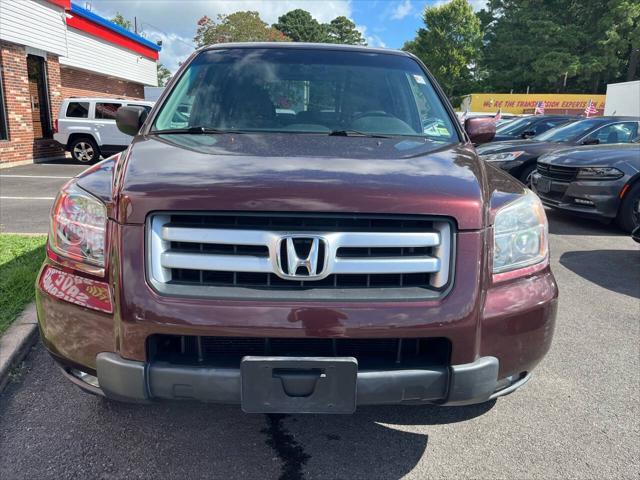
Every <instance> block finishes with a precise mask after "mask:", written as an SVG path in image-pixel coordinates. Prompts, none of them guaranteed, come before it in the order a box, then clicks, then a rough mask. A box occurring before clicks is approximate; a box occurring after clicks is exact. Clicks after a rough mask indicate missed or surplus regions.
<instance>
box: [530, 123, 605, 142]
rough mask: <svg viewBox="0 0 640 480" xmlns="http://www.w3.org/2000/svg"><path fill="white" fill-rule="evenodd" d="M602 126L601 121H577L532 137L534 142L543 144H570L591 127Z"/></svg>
mask: <svg viewBox="0 0 640 480" xmlns="http://www.w3.org/2000/svg"><path fill="white" fill-rule="evenodd" d="M600 124H602V120H599V119H592V120H577V121H575V122H571V123H567V124H565V125H562V126H560V127H556V128H552V129H551V130H547V131H546V132H544V133H542V134H540V135H536V136H535V137H533V138H534V139H535V140H541V141H543V142H571V141H573V140H577V139H578V138H580V137H581V136H582V135H584V134H585V133H587V132H588V131H589V130H591V129H592V128H593V127H596V126H598V125H600Z"/></svg>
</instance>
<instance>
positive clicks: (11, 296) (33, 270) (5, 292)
mask: <svg viewBox="0 0 640 480" xmlns="http://www.w3.org/2000/svg"><path fill="white" fill-rule="evenodd" d="M46 239H47V237H46V236H44V235H43V236H27V235H12V234H0V334H1V333H2V332H4V331H5V330H6V329H7V328H9V325H11V323H12V322H13V321H14V320H15V319H16V317H17V316H18V315H19V314H20V312H22V309H23V308H24V307H25V306H26V305H27V304H28V303H29V302H30V301H32V300H33V298H34V295H35V287H34V284H35V281H36V276H37V274H38V270H39V268H40V265H41V264H42V260H44V244H45V241H46Z"/></svg>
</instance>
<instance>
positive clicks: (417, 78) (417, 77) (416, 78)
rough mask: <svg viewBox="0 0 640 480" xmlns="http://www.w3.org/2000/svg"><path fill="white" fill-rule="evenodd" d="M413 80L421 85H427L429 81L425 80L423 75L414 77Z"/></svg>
mask: <svg viewBox="0 0 640 480" xmlns="http://www.w3.org/2000/svg"><path fill="white" fill-rule="evenodd" d="M413 79H414V80H415V81H416V82H418V83H419V84H421V85H426V84H427V81H426V80H425V79H424V77H423V76H422V75H414V76H413Z"/></svg>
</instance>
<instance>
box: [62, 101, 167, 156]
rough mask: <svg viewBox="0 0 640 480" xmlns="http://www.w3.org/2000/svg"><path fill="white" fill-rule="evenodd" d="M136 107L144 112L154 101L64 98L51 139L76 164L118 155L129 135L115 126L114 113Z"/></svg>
mask: <svg viewBox="0 0 640 480" xmlns="http://www.w3.org/2000/svg"><path fill="white" fill-rule="evenodd" d="M125 105H128V106H139V107H141V108H143V109H144V110H145V111H147V113H148V112H149V111H151V108H152V107H153V105H154V102H146V101H143V100H123V99H116V98H93V97H71V98H65V99H64V100H63V101H62V104H61V105H60V112H59V114H58V119H57V120H56V123H55V127H54V134H53V138H54V140H55V141H57V142H58V143H60V144H61V145H62V146H64V148H65V150H67V151H68V152H70V153H71V156H72V157H73V159H74V160H75V161H76V162H79V163H91V162H93V161H95V160H98V159H99V158H100V155H102V156H105V157H106V156H109V155H112V154H114V153H117V152H121V151H122V150H124V149H125V148H127V147H128V146H129V144H130V143H131V139H132V138H133V137H132V136H131V135H126V134H124V133H122V132H121V131H120V130H118V127H117V126H116V112H117V111H118V108H120V107H122V106H125Z"/></svg>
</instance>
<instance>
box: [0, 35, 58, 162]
mask: <svg viewBox="0 0 640 480" xmlns="http://www.w3.org/2000/svg"><path fill="white" fill-rule="evenodd" d="M0 66H1V67H2V82H3V86H4V100H5V107H6V110H7V123H8V127H9V140H0V162H2V163H5V162H18V161H22V160H32V159H34V158H40V157H56V156H60V155H62V154H63V153H64V152H63V150H62V149H61V148H60V147H59V146H58V145H57V144H56V143H55V142H54V141H53V140H51V139H42V140H35V139H34V134H33V119H32V115H31V98H30V92H29V77H28V73H27V54H26V51H25V48H24V46H22V45H15V44H12V43H9V42H0ZM47 74H48V86H49V102H50V105H51V113H52V117H53V118H52V120H53V119H55V118H56V117H57V113H58V109H59V108H60V101H61V99H62V95H61V85H60V64H59V63H58V57H57V56H56V55H48V56H47Z"/></svg>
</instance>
